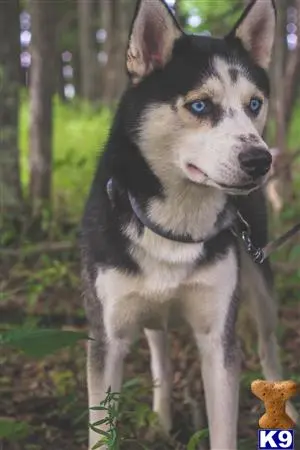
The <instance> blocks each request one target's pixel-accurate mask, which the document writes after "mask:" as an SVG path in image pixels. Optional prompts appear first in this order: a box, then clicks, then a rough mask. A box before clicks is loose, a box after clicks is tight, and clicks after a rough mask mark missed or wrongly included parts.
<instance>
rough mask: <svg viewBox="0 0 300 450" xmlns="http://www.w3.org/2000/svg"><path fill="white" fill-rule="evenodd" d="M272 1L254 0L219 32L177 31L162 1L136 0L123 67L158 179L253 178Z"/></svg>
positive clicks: (258, 159)
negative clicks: (231, 25) (228, 27)
mask: <svg viewBox="0 0 300 450" xmlns="http://www.w3.org/2000/svg"><path fill="white" fill-rule="evenodd" d="M275 21H276V11H275V5H274V1H273V0H254V1H253V2H252V3H251V4H250V5H249V7H248V8H247V9H246V10H245V12H244V14H243V15H242V17H241V19H240V20H239V21H238V23H237V24H236V26H235V27H234V29H233V30H232V31H231V32H230V33H229V34H228V35H227V36H225V37H224V38H212V37H207V36H199V35H188V34H186V33H184V32H183V31H182V30H181V28H180V26H179V25H178V23H177V22H176V20H175V18H174V16H173V14H172V13H171V11H170V10H169V9H168V7H167V6H166V4H165V3H164V2H163V1H162V0H141V1H140V2H139V4H138V7H137V11H136V15H135V18H134V21H133V25H132V30H131V35H130V40H129V45H128V50H127V59H126V61H127V70H128V73H129V76H130V79H131V88H130V89H129V98H128V99H130V101H131V109H130V110H131V111H133V110H134V111H135V112H134V117H129V118H130V120H131V127H132V128H133V131H134V133H133V135H134V136H135V140H136V143H137V144H138V147H139V148H140V151H141V152H142V154H143V156H144V158H146V160H147V161H148V163H149V164H150V166H151V167H152V169H153V170H154V172H155V173H157V174H158V175H159V176H160V178H161V177H162V176H165V177H169V176H172V175H174V174H176V176H177V177H182V178H183V179H186V180H190V181H192V182H194V183H199V184H201V185H207V186H214V187H217V188H219V189H223V190H225V191H226V192H228V193H245V192H249V191H250V190H252V189H254V188H255V187H256V186H258V185H260V184H261V182H262V180H263V178H264V176H265V175H266V174H267V172H268V170H269V169H270V167H271V162H272V157H271V154H270V152H269V151H268V148H267V145H266V143H265V142H264V141H263V139H262V138H261V134H262V131H263V129H264V126H265V122H266V117H267V108H268V97H269V80H268V76H267V69H268V66H269V63H270V60H271V53H272V47H273V41H274V33H275ZM129 116H130V114H129Z"/></svg>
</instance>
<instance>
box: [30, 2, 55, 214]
mask: <svg viewBox="0 0 300 450" xmlns="http://www.w3.org/2000/svg"><path fill="white" fill-rule="evenodd" d="M30 8H31V22H32V43H31V54H32V65H31V71H30V146H29V148H30V153H29V162H30V197H31V204H32V210H33V214H34V215H39V214H40V213H41V209H42V208H43V206H44V205H46V204H47V205H49V203H50V200H51V175H52V173H51V172H52V128H53V119H52V98H53V93H54V88H55V75H54V72H55V56H56V55H55V35H56V32H55V31H56V27H55V25H56V8H57V3H56V2H55V1H35V0H32V1H31V2H30Z"/></svg>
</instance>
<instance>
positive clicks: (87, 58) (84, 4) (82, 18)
mask: <svg viewBox="0 0 300 450" xmlns="http://www.w3.org/2000/svg"><path fill="white" fill-rule="evenodd" d="M112 3H114V1H112ZM94 6H95V4H94V2H93V1H92V0H78V1H77V7H78V26H79V34H78V36H79V55H80V94H81V96H82V98H84V99H86V100H89V101H93V100H95V91H96V89H95V70H96V51H95V48H94V37H93V31H94V27H93V22H94V10H95V7H94Z"/></svg>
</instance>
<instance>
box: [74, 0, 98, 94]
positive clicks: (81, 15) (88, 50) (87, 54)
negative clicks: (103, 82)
mask: <svg viewBox="0 0 300 450" xmlns="http://www.w3.org/2000/svg"><path fill="white" fill-rule="evenodd" d="M93 12H94V4H93V1H92V0H78V23H79V53H80V80H81V83H80V86H81V88H80V91H81V92H80V94H81V96H82V97H83V98H84V99H86V100H88V101H93V100H94V93H95V92H94V81H95V79H94V77H95V64H96V52H95V50H94V49H93V47H94V46H93V26H92V25H93Z"/></svg>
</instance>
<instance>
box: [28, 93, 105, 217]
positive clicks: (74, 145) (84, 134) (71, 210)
mask: <svg viewBox="0 0 300 450" xmlns="http://www.w3.org/2000/svg"><path fill="white" fill-rule="evenodd" d="M53 117H54V136H53V204H54V210H55V211H56V212H57V211H59V212H63V214H64V215H65V216H68V217H70V218H78V216H79V215H80V213H81V210H82V206H83V202H84V199H85V197H86V195H87V192H88V190H89V187H90V183H91V180H92V177H93V172H94V170H95V162H96V160H97V157H98V155H99V152H100V151H101V148H102V147H103V144H104V143H105V141H106V139H107V134H108V131H109V125H110V120H111V113H110V111H109V110H108V109H101V110H99V109H98V110H95V109H93V108H92V107H90V106H89V105H86V104H80V103H62V102H61V101H59V100H58V99H55V101H54V113H53ZM20 149H21V177H22V183H23V187H24V191H25V193H27V192H28V180H29V165H28V152H29V104H28V101H27V99H26V98H24V99H23V101H22V105H21V110H20Z"/></svg>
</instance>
